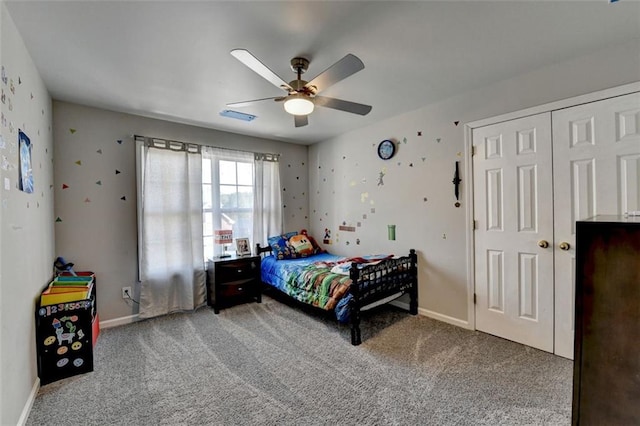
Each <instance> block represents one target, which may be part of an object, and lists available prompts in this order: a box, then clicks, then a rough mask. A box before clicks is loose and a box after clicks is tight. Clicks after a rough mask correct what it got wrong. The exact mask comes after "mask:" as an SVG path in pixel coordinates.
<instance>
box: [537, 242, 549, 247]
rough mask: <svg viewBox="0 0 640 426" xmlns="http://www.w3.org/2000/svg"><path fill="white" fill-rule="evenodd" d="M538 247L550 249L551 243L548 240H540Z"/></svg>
mask: <svg viewBox="0 0 640 426" xmlns="http://www.w3.org/2000/svg"><path fill="white" fill-rule="evenodd" d="M538 246H539V247H542V248H547V247H549V241H547V240H540V241H538Z"/></svg>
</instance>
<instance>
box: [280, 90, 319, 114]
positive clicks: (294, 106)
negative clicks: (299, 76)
mask: <svg viewBox="0 0 640 426" xmlns="http://www.w3.org/2000/svg"><path fill="white" fill-rule="evenodd" d="M313 108H314V104H313V101H311V99H309V98H308V97H306V96H304V95H300V94H294V95H289V96H287V100H285V101H284V110H285V111H287V112H288V113H289V114H291V115H309V114H311V113H312V112H313Z"/></svg>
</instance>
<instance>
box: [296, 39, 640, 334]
mask: <svg viewBox="0 0 640 426" xmlns="http://www.w3.org/2000/svg"><path fill="white" fill-rule="evenodd" d="M639 52H640V40H633V41H630V42H628V43H625V44H622V45H619V46H611V47H610V48H608V49H606V50H603V51H600V52H598V53H595V54H592V55H589V56H584V57H581V58H578V59H575V60H571V61H567V62H563V63H559V64H556V65H554V66H551V67H546V68H542V69H538V70H532V71H531V72H529V73H527V74H524V75H521V76H519V77H517V78H513V79H509V80H505V81H502V82H500V83H498V84H494V85H492V86H489V87H483V88H481V89H478V90H475V91H471V92H467V93H463V94H461V95H459V96H456V97H454V98H451V99H448V100H445V101H443V102H438V103H435V104H432V105H428V106H425V107H424V108H421V109H419V110H416V111H413V112H410V113H407V114H403V115H400V116H397V117H394V118H392V119H389V120H386V121H383V122H380V123H377V124H375V125H373V126H370V127H367V128H363V129H359V130H357V131H354V132H351V133H348V134H344V135H340V136H338V137H336V138H333V139H331V140H327V141H324V142H322V143H319V144H316V145H313V146H312V147H311V148H310V150H309V163H310V175H309V185H310V186H309V192H310V193H311V195H312V196H313V198H312V199H311V201H310V206H309V207H310V210H311V216H310V221H311V230H312V232H313V235H316V236H320V238H321V237H322V235H323V233H324V230H325V228H328V229H330V230H331V236H332V240H333V241H332V243H333V244H332V245H331V246H329V247H328V248H329V250H331V251H333V252H335V253H338V254H344V255H356V254H362V253H394V254H404V253H407V252H408V250H409V249H410V248H415V249H417V250H418V252H419V307H420V309H421V311H422V312H423V313H425V314H428V315H430V316H433V317H435V318H438V319H441V320H445V321H448V322H451V323H453V324H457V325H461V326H467V325H468V320H469V318H468V309H469V306H468V303H467V302H468V300H469V297H468V294H467V267H468V265H467V257H466V232H467V228H468V225H469V223H470V222H469V223H468V222H466V220H465V219H466V216H465V208H466V206H465V198H464V197H465V195H466V193H467V192H468V191H470V190H471V188H469V187H468V186H467V182H469V180H468V177H467V176H464V169H465V160H466V159H465V158H464V137H465V134H464V127H465V126H464V123H467V122H471V121H475V120H479V119H482V118H487V117H491V116H495V115H499V114H503V113H507V112H512V111H516V110H519V109H524V108H528V107H533V106H537V105H540V104H544V103H548V102H552V101H556V100H561V99H565V98H569V97H572V96H577V95H581V94H586V93H590V92H594V91H597V90H601V89H606V88H609V87H614V86H618V85H622V84H626V83H631V82H635V81H640V55H639ZM613 64H615V65H613ZM469 72H473V70H472V68H470V70H469ZM456 122H458V124H457V125H456V124H455V123H456ZM418 132H422V133H421V134H422V135H421V136H419V135H418ZM383 139H395V140H396V141H397V145H398V152H397V154H396V156H395V157H394V158H393V159H391V160H389V161H383V160H380V159H379V158H378V156H377V153H376V148H377V145H378V143H379V142H380V141H382V140H383ZM456 161H460V171H461V173H462V176H461V178H462V186H461V191H462V192H461V199H460V201H461V203H462V205H461V207H460V208H457V207H455V206H454V203H455V201H456V200H455V197H454V194H453V185H452V183H451V182H452V179H453V173H454V166H455V162H456ZM381 173H384V177H383V182H384V185H379V184H378V179H379V177H380V174H381ZM365 215H366V216H365ZM343 223H346V224H347V225H350V226H355V227H356V231H355V232H340V231H339V226H340V225H342V224H343ZM388 225H396V234H397V239H396V240H395V241H390V240H388V238H387V226H388Z"/></svg>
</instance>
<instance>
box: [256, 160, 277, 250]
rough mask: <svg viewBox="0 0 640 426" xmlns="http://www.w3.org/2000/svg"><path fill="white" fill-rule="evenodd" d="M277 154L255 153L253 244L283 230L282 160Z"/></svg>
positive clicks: (264, 240)
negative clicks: (280, 160)
mask: <svg viewBox="0 0 640 426" xmlns="http://www.w3.org/2000/svg"><path fill="white" fill-rule="evenodd" d="M278 160H279V158H278V156H277V155H271V154H255V160H254V167H255V172H254V181H253V244H254V246H255V244H256V243H260V244H261V245H262V246H264V245H265V244H267V238H268V237H269V236H272V235H279V234H282V232H283V217H282V191H281V188H280V162H279V161H278Z"/></svg>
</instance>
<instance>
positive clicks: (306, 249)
mask: <svg viewBox="0 0 640 426" xmlns="http://www.w3.org/2000/svg"><path fill="white" fill-rule="evenodd" d="M289 244H291V246H292V247H293V249H294V250H295V251H296V253H297V254H298V255H300V256H302V257H305V256H309V255H311V254H313V253H314V250H313V244H311V241H309V238H308V237H307V236H306V235H304V234H298V235H294V236H293V237H291V238H289Z"/></svg>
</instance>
